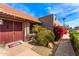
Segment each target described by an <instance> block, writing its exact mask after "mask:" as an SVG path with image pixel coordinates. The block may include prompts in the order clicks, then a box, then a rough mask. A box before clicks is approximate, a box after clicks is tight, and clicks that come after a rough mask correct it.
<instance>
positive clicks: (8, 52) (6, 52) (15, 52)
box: [0, 43, 40, 56]
mask: <svg viewBox="0 0 79 59" xmlns="http://www.w3.org/2000/svg"><path fill="white" fill-rule="evenodd" d="M32 47H33V46H32V45H30V44H28V43H23V44H21V45H19V46H16V47H13V48H5V49H0V55H1V56H40V55H39V54H37V53H36V52H34V51H33V50H32V49H31V48H32Z"/></svg>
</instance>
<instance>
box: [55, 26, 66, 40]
mask: <svg viewBox="0 0 79 59" xmlns="http://www.w3.org/2000/svg"><path fill="white" fill-rule="evenodd" d="M66 32H67V31H66V29H65V28H64V27H63V26H55V25H54V34H55V40H56V41H57V40H59V39H60V38H61V37H62V36H63V35H64V34H65V33H66Z"/></svg>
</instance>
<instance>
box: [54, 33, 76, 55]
mask: <svg viewBox="0 0 79 59" xmlns="http://www.w3.org/2000/svg"><path fill="white" fill-rule="evenodd" d="M55 56H75V53H74V50H73V47H72V44H71V41H70V38H69V34H68V33H67V34H65V35H64V36H63V37H62V40H61V41H60V44H59V46H58V48H57V50H56V52H55Z"/></svg>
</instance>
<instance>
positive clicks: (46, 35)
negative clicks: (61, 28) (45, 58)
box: [33, 25, 55, 46]
mask: <svg viewBox="0 0 79 59" xmlns="http://www.w3.org/2000/svg"><path fill="white" fill-rule="evenodd" d="M33 31H34V32H37V35H36V40H37V42H38V44H39V45H42V46H47V44H48V43H49V42H53V41H54V38H55V36H54V34H53V33H52V32H51V31H50V30H47V29H45V28H43V27H41V26H38V25H35V26H34V27H33Z"/></svg>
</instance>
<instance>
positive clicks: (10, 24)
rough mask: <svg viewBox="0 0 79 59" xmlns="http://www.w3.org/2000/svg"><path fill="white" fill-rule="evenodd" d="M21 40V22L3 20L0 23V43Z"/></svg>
mask: <svg viewBox="0 0 79 59" xmlns="http://www.w3.org/2000/svg"><path fill="white" fill-rule="evenodd" d="M18 40H23V31H22V22H15V21H8V20H3V24H2V25H0V44H6V43H10V42H14V41H18Z"/></svg>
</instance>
